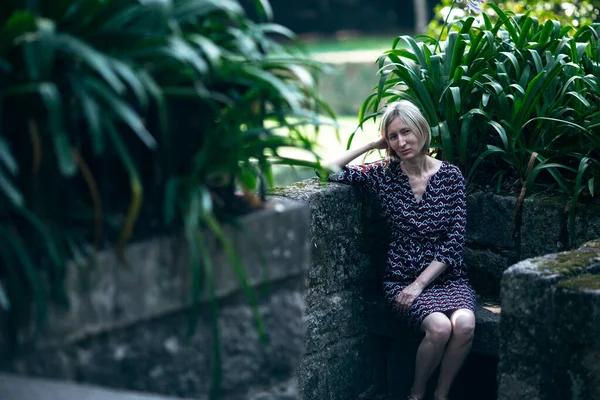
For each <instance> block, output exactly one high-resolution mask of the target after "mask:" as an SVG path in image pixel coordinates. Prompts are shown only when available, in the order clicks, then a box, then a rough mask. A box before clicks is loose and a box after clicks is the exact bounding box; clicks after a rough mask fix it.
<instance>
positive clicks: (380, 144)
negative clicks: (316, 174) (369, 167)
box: [324, 137, 387, 170]
mask: <svg viewBox="0 0 600 400" xmlns="http://www.w3.org/2000/svg"><path fill="white" fill-rule="evenodd" d="M386 147H387V142H386V140H385V139H384V138H383V137H381V138H379V139H378V140H377V141H375V142H370V143H367V144H365V145H364V146H361V147H359V148H357V149H353V150H348V151H346V152H345V153H344V154H342V155H341V156H339V157H337V158H334V159H332V160H328V161H325V163H324V166H325V167H327V168H330V169H333V170H336V169H339V168H342V167H344V166H345V165H347V164H348V163H349V162H350V161H352V160H354V159H355V158H357V157H359V156H361V155H363V154H365V153H366V152H367V151H371V150H375V149H381V150H383V149H385V148H386Z"/></svg>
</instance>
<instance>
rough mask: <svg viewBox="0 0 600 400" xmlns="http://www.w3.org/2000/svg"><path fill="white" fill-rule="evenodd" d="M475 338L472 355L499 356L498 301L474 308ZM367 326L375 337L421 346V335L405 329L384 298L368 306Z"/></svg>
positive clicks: (372, 300) (484, 301)
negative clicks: (419, 343) (419, 344)
mask: <svg viewBox="0 0 600 400" xmlns="http://www.w3.org/2000/svg"><path fill="white" fill-rule="evenodd" d="M475 319H476V327H475V338H474V339H473V348H472V350H471V351H472V352H473V353H477V354H484V355H491V356H497V355H498V350H499V347H498V346H499V335H498V326H499V323H500V305H499V301H497V300H489V299H481V298H479V299H477V306H476V308H475ZM365 324H366V326H367V329H368V330H369V332H371V333H372V334H374V335H378V336H384V337H389V338H391V339H394V340H400V341H404V342H411V343H415V344H416V343H418V342H419V341H420V340H421V339H422V338H423V336H422V334H420V333H415V332H414V331H412V330H411V329H409V328H407V327H406V326H404V325H402V323H401V322H400V321H399V320H398V318H396V317H395V316H394V315H393V314H392V312H391V311H390V309H389V306H388V305H387V304H386V303H385V301H384V300H383V299H381V298H379V299H370V300H367V301H366V302H365Z"/></svg>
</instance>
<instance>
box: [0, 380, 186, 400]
mask: <svg viewBox="0 0 600 400" xmlns="http://www.w3.org/2000/svg"><path fill="white" fill-rule="evenodd" d="M0 399H2V400H175V399H178V400H184V399H182V398H181V397H177V398H176V397H164V396H156V395H152V394H146V393H134V392H125V391H122V390H108V389H106V388H100V387H94V386H90V385H80V384H74V383H71V382H59V381H52V380H48V379H39V378H24V377H20V376H16V375H5V374H0Z"/></svg>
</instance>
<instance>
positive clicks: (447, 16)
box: [433, 0, 456, 54]
mask: <svg viewBox="0 0 600 400" xmlns="http://www.w3.org/2000/svg"><path fill="white" fill-rule="evenodd" d="M454 4H456V0H452V3H451V4H450V10H449V11H448V15H446V20H445V21H444V25H442V30H441V31H440V34H439V36H438V38H437V41H436V43H435V48H434V49H433V54H435V52H436V51H437V49H438V47H439V46H440V40H442V34H443V33H444V28H445V27H446V26H448V19H449V18H450V14H452V9H453V8H454ZM448 32H450V28H448Z"/></svg>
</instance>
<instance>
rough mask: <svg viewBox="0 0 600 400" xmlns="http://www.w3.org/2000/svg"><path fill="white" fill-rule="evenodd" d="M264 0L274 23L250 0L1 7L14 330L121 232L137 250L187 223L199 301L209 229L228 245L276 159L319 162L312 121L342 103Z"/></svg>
mask: <svg viewBox="0 0 600 400" xmlns="http://www.w3.org/2000/svg"><path fill="white" fill-rule="evenodd" d="M36 4H39V6H36ZM256 4H258V6H257V10H258V13H259V14H260V15H262V18H263V22H254V21H252V20H251V19H249V18H248V16H247V15H246V12H245V11H244V9H243V8H242V7H241V6H240V4H239V3H238V2H237V1H235V0H220V1H215V0H177V1H158V0H156V1H135V0H53V1H51V2H50V1H47V2H31V1H27V2H25V1H18V0H13V1H10V2H6V3H3V5H2V6H0V7H2V10H1V11H2V12H0V14H1V15H8V16H9V17H8V18H7V19H6V20H4V22H3V23H2V25H1V26H0V117H1V119H0V121H1V123H0V221H1V222H0V300H3V301H2V302H1V304H2V305H3V307H4V309H5V310H8V315H9V319H10V323H9V327H10V328H11V329H12V331H11V332H12V334H13V339H14V340H16V337H17V333H18V328H19V327H22V326H23V325H24V324H26V323H27V321H28V320H29V316H30V315H34V316H35V319H36V321H37V322H38V324H43V323H44V321H45V319H46V318H47V315H48V314H47V307H48V304H49V301H50V300H56V301H58V302H59V303H61V304H65V305H66V303H67V296H66V293H65V291H64V287H63V284H62V283H63V278H64V274H65V263H66V262H67V260H74V261H76V262H78V263H80V264H82V265H84V264H85V262H86V259H87V256H88V255H89V253H90V252H89V247H93V248H94V249H98V248H101V247H107V246H108V247H110V246H112V245H114V244H115V242H116V244H117V249H118V252H119V254H120V255H121V256H123V249H124V246H125V244H126V243H127V242H128V241H129V240H130V239H131V238H132V237H134V238H140V237H143V235H147V234H149V233H157V232H159V233H161V232H165V230H183V231H184V232H185V236H186V239H187V240H188V243H189V246H190V251H191V254H192V268H193V270H192V276H193V277H194V279H192V280H191V288H190V294H191V300H192V301H193V302H197V301H198V299H199V296H200V291H201V289H202V287H203V286H204V283H205V282H204V279H203V278H205V279H206V280H207V282H208V286H209V287H210V286H211V283H212V281H211V279H213V278H212V277H213V275H212V268H213V266H212V265H211V263H210V259H209V258H207V257H206V252H205V249H204V248H203V241H202V240H201V233H202V231H203V230H209V231H212V232H213V233H214V234H215V235H216V236H217V237H218V238H219V239H221V241H222V243H223V245H224V246H225V247H226V249H229V246H228V243H227V241H226V239H225V238H224V236H223V233H222V230H221V224H222V223H223V221H230V220H232V219H234V218H235V217H236V216H238V215H240V214H242V213H244V212H247V211H248V210H249V209H250V208H252V207H256V206H260V202H261V193H262V192H264V188H265V187H267V186H269V185H272V174H271V166H272V165H273V164H281V163H283V164H287V165H303V166H311V167H317V168H318V167H319V161H318V159H317V158H316V156H315V155H314V152H313V146H314V141H313V139H311V138H310V137H308V136H307V133H305V131H304V130H302V129H301V127H303V126H306V125H312V126H316V125H318V124H319V118H320V117H319V115H320V114H321V113H322V112H326V113H329V114H331V112H330V111H329V110H328V108H327V106H326V105H325V104H324V103H323V102H322V101H321V99H320V98H319V97H318V95H317V93H316V90H315V88H316V84H315V76H316V74H315V72H316V70H317V69H318V68H319V65H318V64H316V63H314V62H313V61H311V60H310V59H308V58H307V57H305V56H304V55H303V54H302V53H301V52H300V51H299V49H298V48H297V47H296V46H294V45H293V43H294V42H293V41H294V36H293V34H292V32H290V31H289V30H287V29H286V28H284V27H282V26H279V25H275V24H272V23H270V22H269V19H270V17H271V11H270V6H269V3H268V1H267V0H261V1H260V2H256ZM277 38H283V40H276V39H277ZM282 43H291V44H292V45H283V44H282ZM284 148H297V149H303V150H305V151H306V154H307V157H305V159H294V158H290V157H286V156H284V155H283V154H281V150H282V149H284ZM261 187H262V189H263V190H260V189H261ZM238 191H242V192H243V193H245V197H243V198H241V197H240V196H239V195H238V194H237V192H238ZM140 216H142V217H143V218H140ZM139 221H141V222H142V224H141V226H140V223H139ZM117 236H118V238H117ZM90 245H91V246H90ZM230 256H231V258H232V260H233V263H234V265H235V267H236V272H237V273H238V274H239V276H240V279H242V280H244V279H245V274H244V270H243V268H242V266H241V262H240V260H238V259H237V258H236V256H235V254H233V253H232V252H230ZM214 267H215V268H216V266H214ZM247 294H248V296H249V297H250V301H251V302H253V295H252V292H251V290H249V289H248V290H247ZM32 301H33V307H32V305H31V302H32ZM255 311H256V310H255ZM257 321H258V323H259V324H260V321H259V320H258V314H257ZM259 326H260V325H259Z"/></svg>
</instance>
